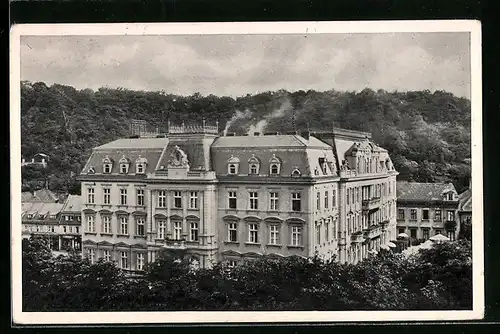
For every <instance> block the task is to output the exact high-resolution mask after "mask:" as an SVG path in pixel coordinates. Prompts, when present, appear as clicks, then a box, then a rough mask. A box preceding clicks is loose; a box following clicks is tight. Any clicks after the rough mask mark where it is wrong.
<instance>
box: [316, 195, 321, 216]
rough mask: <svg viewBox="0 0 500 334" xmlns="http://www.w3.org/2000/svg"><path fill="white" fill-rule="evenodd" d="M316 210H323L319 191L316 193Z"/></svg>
mask: <svg viewBox="0 0 500 334" xmlns="http://www.w3.org/2000/svg"><path fill="white" fill-rule="evenodd" d="M316 210H318V211H319V210H321V194H320V193H319V192H317V193H316Z"/></svg>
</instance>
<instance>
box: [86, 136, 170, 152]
mask: <svg viewBox="0 0 500 334" xmlns="http://www.w3.org/2000/svg"><path fill="white" fill-rule="evenodd" d="M167 143H168V139H166V138H121V139H117V140H115V141H112V142H110V143H106V144H104V145H101V146H98V147H96V148H95V149H96V150H110V149H163V148H164V147H165V146H166V145H167Z"/></svg>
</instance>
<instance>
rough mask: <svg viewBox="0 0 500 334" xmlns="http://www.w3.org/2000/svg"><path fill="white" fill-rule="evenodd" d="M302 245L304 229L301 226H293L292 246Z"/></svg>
mask: <svg viewBox="0 0 500 334" xmlns="http://www.w3.org/2000/svg"><path fill="white" fill-rule="evenodd" d="M301 245H302V228H301V227H300V226H292V246H301Z"/></svg>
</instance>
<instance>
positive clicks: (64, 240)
mask: <svg viewBox="0 0 500 334" xmlns="http://www.w3.org/2000/svg"><path fill="white" fill-rule="evenodd" d="M59 225H60V226H59V233H60V234H61V236H60V237H61V250H63V251H70V250H75V251H77V252H78V251H81V250H82V235H81V233H82V230H81V229H82V197H81V196H79V195H69V196H68V198H67V199H66V201H65V202H64V206H63V207H62V209H61V214H60V220H59Z"/></svg>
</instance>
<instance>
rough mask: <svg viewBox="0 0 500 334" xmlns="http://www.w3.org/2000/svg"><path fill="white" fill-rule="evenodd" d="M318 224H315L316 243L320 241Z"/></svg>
mask: <svg viewBox="0 0 500 334" xmlns="http://www.w3.org/2000/svg"><path fill="white" fill-rule="evenodd" d="M320 227H321V226H320V224H316V244H318V245H319V244H320V243H321V228H320Z"/></svg>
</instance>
